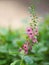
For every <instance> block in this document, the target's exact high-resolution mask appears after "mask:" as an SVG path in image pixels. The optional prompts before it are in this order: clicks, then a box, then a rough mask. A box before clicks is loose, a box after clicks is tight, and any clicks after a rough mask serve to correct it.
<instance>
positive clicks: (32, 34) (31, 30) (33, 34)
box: [22, 13, 38, 54]
mask: <svg viewBox="0 0 49 65" xmlns="http://www.w3.org/2000/svg"><path fill="white" fill-rule="evenodd" d="M32 17H33V18H32V21H31V22H30V26H29V27H27V29H26V34H27V36H28V37H27V39H26V43H24V44H23V46H22V49H23V50H24V52H25V54H28V51H29V50H31V49H32V46H33V44H34V43H37V42H38V41H37V35H38V27H37V21H36V20H37V18H38V17H37V16H36V14H35V13H34V14H33V16H32ZM30 41H31V42H30Z"/></svg>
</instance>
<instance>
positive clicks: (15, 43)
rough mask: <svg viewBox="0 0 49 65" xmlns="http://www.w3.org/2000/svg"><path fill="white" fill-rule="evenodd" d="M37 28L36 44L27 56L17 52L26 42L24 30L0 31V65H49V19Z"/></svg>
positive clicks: (22, 52)
mask: <svg viewBox="0 0 49 65" xmlns="http://www.w3.org/2000/svg"><path fill="white" fill-rule="evenodd" d="M38 28H39V36H38V43H36V44H34V45H33V46H32V50H30V51H29V52H30V53H29V54H27V55H25V54H24V50H22V51H21V52H19V48H21V46H22V45H23V44H24V43H25V41H26V34H25V33H24V30H16V31H14V30H6V29H0V65H49V17H47V18H46V19H45V21H44V22H40V23H39V26H38Z"/></svg>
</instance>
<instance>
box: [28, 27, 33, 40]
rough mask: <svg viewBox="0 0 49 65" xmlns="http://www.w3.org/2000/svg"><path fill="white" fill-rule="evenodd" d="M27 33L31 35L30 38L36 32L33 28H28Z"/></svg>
mask: <svg viewBox="0 0 49 65" xmlns="http://www.w3.org/2000/svg"><path fill="white" fill-rule="evenodd" d="M27 34H28V36H29V38H30V39H32V38H33V37H34V33H33V30H32V28H30V27H29V28H27Z"/></svg>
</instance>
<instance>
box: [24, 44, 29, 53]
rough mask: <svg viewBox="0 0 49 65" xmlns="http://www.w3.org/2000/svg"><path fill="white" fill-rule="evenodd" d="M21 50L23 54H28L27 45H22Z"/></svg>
mask: <svg viewBox="0 0 49 65" xmlns="http://www.w3.org/2000/svg"><path fill="white" fill-rule="evenodd" d="M23 49H24V51H25V54H28V45H27V44H24V45H23Z"/></svg>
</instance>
